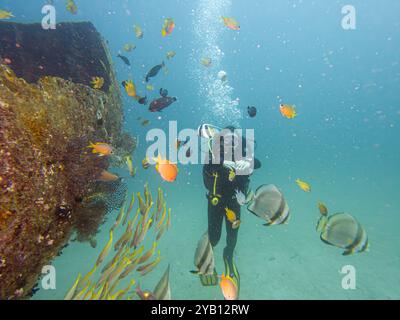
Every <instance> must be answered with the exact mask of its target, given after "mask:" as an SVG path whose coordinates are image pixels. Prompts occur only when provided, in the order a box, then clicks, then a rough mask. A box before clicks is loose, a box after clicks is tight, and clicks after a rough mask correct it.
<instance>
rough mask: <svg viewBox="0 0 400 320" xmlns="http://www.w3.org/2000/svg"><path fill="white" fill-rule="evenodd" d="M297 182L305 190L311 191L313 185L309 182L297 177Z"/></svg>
mask: <svg viewBox="0 0 400 320" xmlns="http://www.w3.org/2000/svg"><path fill="white" fill-rule="evenodd" d="M296 183H297V185H298V186H299V187H300V189H301V190H303V191H304V192H311V186H310V185H309V184H308V183H307V182H304V181H302V180H300V179H297V180H296Z"/></svg>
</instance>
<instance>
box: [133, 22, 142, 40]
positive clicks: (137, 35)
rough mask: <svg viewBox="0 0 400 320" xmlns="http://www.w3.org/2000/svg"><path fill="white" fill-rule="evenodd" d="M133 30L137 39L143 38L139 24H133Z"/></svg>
mask: <svg viewBox="0 0 400 320" xmlns="http://www.w3.org/2000/svg"><path fill="white" fill-rule="evenodd" d="M133 30H134V31H135V35H136V38H138V39H142V38H143V30H142V28H141V27H140V26H138V25H134V26H133Z"/></svg>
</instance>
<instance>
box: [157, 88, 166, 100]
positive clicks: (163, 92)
mask: <svg viewBox="0 0 400 320" xmlns="http://www.w3.org/2000/svg"><path fill="white" fill-rule="evenodd" d="M159 93H160V96H161V97H164V98H165V97H167V96H168V90H167V89H163V88H160V91H159Z"/></svg>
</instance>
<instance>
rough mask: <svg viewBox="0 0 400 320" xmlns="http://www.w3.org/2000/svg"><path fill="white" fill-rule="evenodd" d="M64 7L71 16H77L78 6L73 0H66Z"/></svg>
mask: <svg viewBox="0 0 400 320" xmlns="http://www.w3.org/2000/svg"><path fill="white" fill-rule="evenodd" d="M65 7H66V8H67V10H68V11H69V12H71V13H72V14H77V13H78V6H77V5H76V4H75V2H74V0H67V3H66V5H65Z"/></svg>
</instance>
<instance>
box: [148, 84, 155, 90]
mask: <svg viewBox="0 0 400 320" xmlns="http://www.w3.org/2000/svg"><path fill="white" fill-rule="evenodd" d="M146 90H148V91H153V90H154V86H153V85H152V84H148V85H146Z"/></svg>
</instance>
